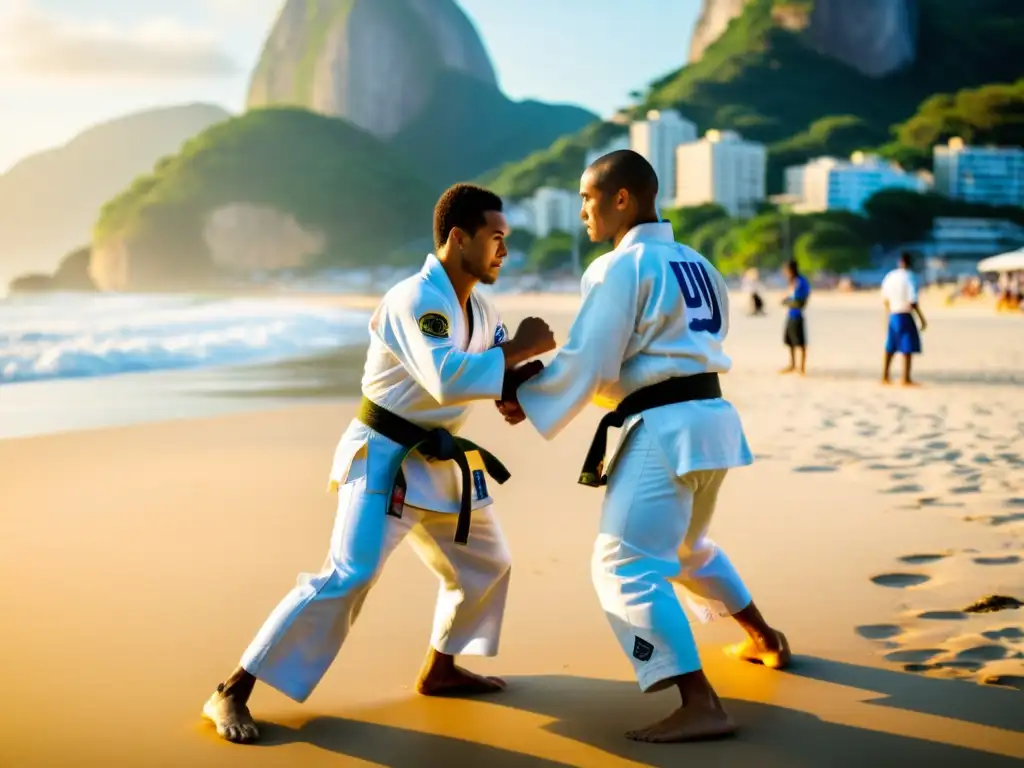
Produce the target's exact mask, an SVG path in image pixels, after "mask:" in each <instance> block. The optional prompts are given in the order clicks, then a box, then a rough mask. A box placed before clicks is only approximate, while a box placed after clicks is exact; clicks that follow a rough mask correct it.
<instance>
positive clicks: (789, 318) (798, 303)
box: [780, 260, 811, 376]
mask: <svg viewBox="0 0 1024 768" xmlns="http://www.w3.org/2000/svg"><path fill="white" fill-rule="evenodd" d="M782 271H783V274H784V275H785V276H786V280H787V281H788V282H789V288H790V294H789V296H787V297H786V298H785V299H783V300H782V304H783V306H786V307H789V311H788V312H787V313H786V330H785V332H784V334H783V343H784V344H785V345H786V346H787V347H789V367H788V368H783V369H782V370H781V371H780V373H792V372H793V371H795V370H797V354H796V353H797V350H800V368H799V370H800V375H801V376H803V375H804V374H805V373H806V372H807V331H806V330H805V329H804V307H806V306H807V299H808V298H810V296H811V284H810V283H809V282H807V278H806V277H804V276H803V275H801V274H800V270H799V268H798V267H797V265H796V261H793V260H790V261H788V262H786V265H785V266H784V267H783V268H782Z"/></svg>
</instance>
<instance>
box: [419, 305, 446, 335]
mask: <svg viewBox="0 0 1024 768" xmlns="http://www.w3.org/2000/svg"><path fill="white" fill-rule="evenodd" d="M419 324H420V330H421V331H423V334H424V335H425V336H431V337H433V338H435V339H447V338H448V318H447V317H445V316H444V315H442V314H439V313H437V312H427V313H426V314H425V315H423V316H421V317H420V319H419Z"/></svg>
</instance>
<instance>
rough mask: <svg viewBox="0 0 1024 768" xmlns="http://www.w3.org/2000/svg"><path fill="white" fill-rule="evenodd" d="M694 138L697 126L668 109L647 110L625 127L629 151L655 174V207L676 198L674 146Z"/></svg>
mask: <svg viewBox="0 0 1024 768" xmlns="http://www.w3.org/2000/svg"><path fill="white" fill-rule="evenodd" d="M696 139H697V126H696V124H694V123H691V122H690V121H689V120H687V119H686V118H684V117H683V116H682V115H681V114H679V113H678V112H676V111H675V110H672V109H665V110H651V111H650V112H648V113H647V119H645V120H636V121H634V122H632V123H630V126H629V148H630V149H632V150H633V151H634V152H637V153H639V154H641V155H643V156H644V157H645V158H647V162H649V163H650V164H651V165H652V166H653V167H654V172H655V173H656V174H657V175H658V207H659V208H661V207H664V206H668V205H672V202H673V200H674V199H675V197H676V189H675V186H676V147H678V146H679V145H680V144H688V143H689V142H692V141H695V140H696Z"/></svg>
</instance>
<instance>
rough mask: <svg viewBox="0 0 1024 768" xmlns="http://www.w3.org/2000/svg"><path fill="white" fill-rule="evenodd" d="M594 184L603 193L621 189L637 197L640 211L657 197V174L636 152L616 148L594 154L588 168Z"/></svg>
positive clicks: (650, 204) (646, 208)
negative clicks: (598, 155) (606, 152)
mask: <svg viewBox="0 0 1024 768" xmlns="http://www.w3.org/2000/svg"><path fill="white" fill-rule="evenodd" d="M587 170H588V171H589V172H590V173H591V174H593V175H592V178H593V180H594V186H596V187H597V188H598V189H599V190H601V192H602V193H603V194H605V195H614V194H616V193H617V192H618V191H619V190H620V189H624V190H626V191H627V192H628V193H629V196H630V197H632V198H633V199H634V200H636V203H637V207H638V208H639V209H640V210H641V211H648V210H651V209H653V208H654V203H655V200H657V198H658V174H656V173H655V172H654V168H653V167H651V164H650V163H649V162H647V159H646V158H645V157H644V156H643V155H641V154H640V153H639V152H634V151H633V150H631V149H618V150H615V151H614V152H609V153H608V154H607V155H602V156H601V157H599V158H597V160H595V161H594V162H593V163H591V164H590V167H589V168H588V169H587Z"/></svg>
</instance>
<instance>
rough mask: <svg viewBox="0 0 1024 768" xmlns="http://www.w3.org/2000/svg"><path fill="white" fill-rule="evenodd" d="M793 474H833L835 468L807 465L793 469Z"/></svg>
mask: <svg viewBox="0 0 1024 768" xmlns="http://www.w3.org/2000/svg"><path fill="white" fill-rule="evenodd" d="M793 471H794V472H835V471H836V467H828V466H823V465H813V464H808V465H805V466H802V467H793Z"/></svg>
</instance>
